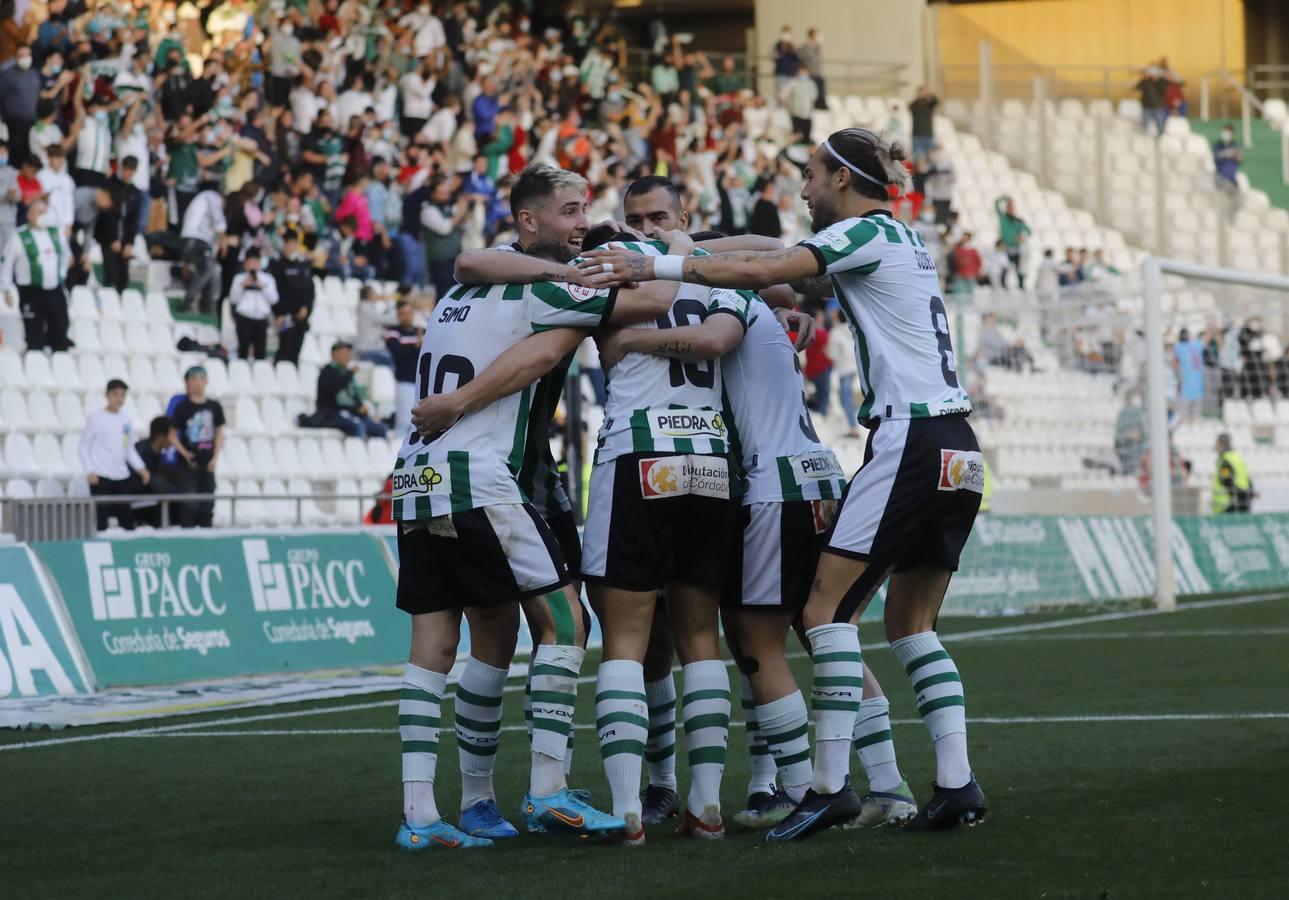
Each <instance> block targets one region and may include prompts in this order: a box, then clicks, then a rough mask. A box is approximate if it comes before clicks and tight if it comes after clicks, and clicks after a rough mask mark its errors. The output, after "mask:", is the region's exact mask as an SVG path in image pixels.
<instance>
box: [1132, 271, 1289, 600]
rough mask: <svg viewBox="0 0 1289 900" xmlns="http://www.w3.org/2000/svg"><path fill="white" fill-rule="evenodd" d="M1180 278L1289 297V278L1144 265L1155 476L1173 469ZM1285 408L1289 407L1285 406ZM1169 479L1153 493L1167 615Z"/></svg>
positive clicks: (1159, 580) (1158, 581) (1172, 585)
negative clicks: (1171, 304) (1173, 350)
mask: <svg viewBox="0 0 1289 900" xmlns="http://www.w3.org/2000/svg"><path fill="white" fill-rule="evenodd" d="M1169 276H1177V277H1180V278H1183V279H1193V280H1196V281H1202V282H1211V283H1215V284H1219V285H1226V286H1231V287H1236V288H1253V289H1262V290H1268V291H1289V278H1287V277H1283V276H1279V275H1272V274H1267V273H1262V272H1253V271H1246V270H1241V269H1224V268H1218V267H1215V266H1205V265H1198V264H1196V263H1190V262H1184V261H1182V260H1176V259H1166V258H1162V257H1155V256H1151V257H1147V258H1146V259H1145V261H1144V262H1143V263H1142V278H1141V289H1142V299H1143V303H1144V310H1143V312H1144V316H1143V323H1142V324H1143V332H1144V333H1143V337H1144V339H1145V344H1146V348H1145V349H1146V360H1145V362H1146V388H1147V390H1146V394H1147V398H1146V413H1147V428H1148V434H1149V442H1150V452H1149V462H1150V468H1151V471H1152V472H1154V473H1169V472H1170V470H1171V467H1172V465H1173V457H1172V440H1171V434H1170V428H1169V409H1168V403H1169V394H1170V390H1169V386H1168V361H1167V360H1166V358H1165V341H1166V336H1167V334H1166V327H1165V315H1164V295H1165V293H1166V279H1167V278H1168V277H1169ZM1281 402H1289V401H1285V400H1281ZM1168 483H1169V481H1168V478H1167V477H1165V478H1158V477H1156V478H1155V479H1154V482H1153V486H1152V489H1151V491H1150V515H1151V524H1152V531H1153V551H1154V560H1155V605H1156V606H1157V607H1158V608H1159V609H1161V610H1174V609H1176V608H1177V590H1176V572H1175V568H1174V525H1173V492H1172V491H1171V490H1169V489H1162V490H1161V489H1160V485H1161V484H1163V485H1167V484H1168Z"/></svg>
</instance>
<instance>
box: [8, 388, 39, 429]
mask: <svg viewBox="0 0 1289 900" xmlns="http://www.w3.org/2000/svg"><path fill="white" fill-rule="evenodd" d="M0 418H3V419H4V422H5V427H6V428H8V429H10V430H11V431H31V429H32V426H33V423H32V419H31V414H30V413H29V412H28V411H27V401H26V399H25V398H24V397H23V395H22V394H20V393H19V392H18V391H17V390H16V389H15V388H0Z"/></svg>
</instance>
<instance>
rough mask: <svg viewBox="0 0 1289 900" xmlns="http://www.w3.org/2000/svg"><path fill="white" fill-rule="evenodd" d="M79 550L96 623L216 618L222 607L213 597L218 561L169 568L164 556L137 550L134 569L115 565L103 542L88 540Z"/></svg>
mask: <svg viewBox="0 0 1289 900" xmlns="http://www.w3.org/2000/svg"><path fill="white" fill-rule="evenodd" d="M82 550H83V552H84V554H85V571H86V573H87V575H88V576H89V590H90V611H91V612H92V613H93V615H94V618H95V619H96V620H98V621H103V620H106V619H151V618H166V617H170V616H203V615H206V614H207V613H210V614H211V615H215V616H222V615H223V614H224V612H225V611H226V610H227V609H228V606H227V604H225V603H221V602H219V601H218V600H217V598H216V596H215V593H216V591H217V589H218V587H219V586H220V585H222V584H223V581H224V575H223V572H222V571H220V568H219V564H218V563H206V564H205V565H195V564H192V563H186V564H184V565H181V566H179V567H178V568H177V569H175V568H174V567H173V566H172V564H171V559H170V554H169V553H164V552H161V553H148V552H140V553H136V554H134V556H133V558H132V559H131V562H133V563H134V565H132V566H118V565H116V563H115V559H114V558H113V555H112V545H111V544H109V543H105V542H90V543H87V544H85V545H84V547H83V548H82Z"/></svg>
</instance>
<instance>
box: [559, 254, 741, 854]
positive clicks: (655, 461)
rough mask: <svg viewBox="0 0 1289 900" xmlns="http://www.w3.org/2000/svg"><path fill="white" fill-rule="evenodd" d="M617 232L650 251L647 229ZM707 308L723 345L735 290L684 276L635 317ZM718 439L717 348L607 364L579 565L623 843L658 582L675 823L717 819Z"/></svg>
mask: <svg viewBox="0 0 1289 900" xmlns="http://www.w3.org/2000/svg"><path fill="white" fill-rule="evenodd" d="M675 234H676V233H674V232H673V233H672V240H674V236H675ZM622 237H625V236H619V238H618V240H619V241H621V239H622ZM588 243H591V241H590V240H589V239H588ZM618 246H622V247H625V248H627V250H628V252H632V253H639V254H643V253H658V252H659V251H658V250H657V249H656V248H654V247H653V246H651V245H649V244H646V243H637V242H632V241H627V242H624V243H619V245H618ZM707 320H711V321H712V322H713V329H714V330H716V331H717V332H718V333H719V335H720V338H719V340H720V341H721V343H722V344H723V346H724V348H725V349H731V348H732V347H734V346H736V345H737V344H738V342H739V341H741V340H742V339H743V334H744V332H745V330H746V327H747V300H746V298H744V297H741V296H740V295H738V294H737V293H735V292H733V291H708V290H707V289H706V288H703V287H698V286H682V287H681V290H680V291H679V292H678V293H677V295H676V298H675V300H674V302H673V303H672V307H671V309H670V310H669V312H668V313H667V314H666V315H663V316H659V317H658V318H657V320H655V321H653V322H648V323H643V324H641V325H637V326H635V328H636V329H639V330H649V331H670V330H672V329H675V328H680V327H683V326H685V325H688V324H692V323H699V322H703V321H707ZM728 441H729V430H728V427H727V426H726V424H725V422H724V418H723V416H722V415H721V375H720V365H719V362H718V361H710V362H690V363H685V362H681V361H680V360H672V359H663V358H659V357H654V356H645V355H642V354H633V355H632V356H630V357H627V358H626V359H624V360H623V361H622V362H620V363H619V364H618V365H617V366H616V367H615V371H614V373H613V376H612V378H611V379H610V380H609V383H608V403H607V405H606V407H605V411H604V424H603V425H602V426H601V428H600V434H599V439H598V444H597V450H596V456H595V463H594V465H593V467H592V470H591V479H590V492H589V503H588V511H587V517H586V525H585V529H584V547H583V563H582V575H583V578H584V580H585V581H586V582H587V586H588V587H587V589H588V592H589V593H590V597H591V606H592V608H593V609H594V610H595V612H596V614H597V615H598V616H599V617H600V622H601V626H602V628H603V633H604V657H603V662H601V664H600V668H599V672H598V675H597V680H596V729H597V732H598V734H599V738H600V754H601V757H602V758H603V760H604V767H605V774H606V775H607V777H608V780H609V787H610V789H611V791H612V794H613V809H614V815H617V816H620V817H622V818H623V819H624V820H625V821H626V822H627V828H626V830H625V833H624V843H626V844H628V845H638V844H641V843H643V841H644V829H643V823H642V818H641V812H642V808H641V802H640V796H639V790H640V770H641V766H642V763H643V755H644V751H645V743H646V740H647V739H648V734H649V720H648V718H647V714H648V704H647V696H646V693H645V678H644V668H643V665H642V663H643V659H644V656H645V652H646V649H647V647H648V644H649V635H650V630H651V627H652V624H653V621H654V609H655V605H656V599H657V595H656V592H657V590H658V589H659V588H662V587H665V588H666V595H667V604H668V611H669V618H670V620H671V626H672V636H673V640H674V641H675V644H676V650H677V653H678V655H679V656H680V660H681V663H682V670H681V671H682V678H683V681H684V692H683V694H682V695H681V699H680V705H681V717H682V720H683V721H684V723H685V740H686V744H687V747H686V749H687V752H688V757H689V765H690V774H691V778H692V783H691V788H690V791H689V795H688V799H687V803H686V809H685V813H684V817H683V819H682V822H681V825H680V827H679V828H678V829H677V833H678V834H682V835H686V836H693V837H699V838H708V839H711V838H720V837H723V836H724V833H725V832H724V822H723V820H722V818H721V807H720V783H721V776H722V774H723V772H724V768H725V752H726V744H727V742H728V733H729V713H730V698H729V675H728V673H727V671H726V669H725V664H724V662H723V661H722V660H721V654H720V645H719V640H720V639H719V628H718V625H717V617H718V607H719V599H720V588H721V587H722V585H723V582H724V577H725V570H726V566H727V564H728V563H727V557H728V553H729V550H730V544H731V541H730V534H731V531H732V528H733V524H734V512H735V509H734V506H733V504H732V501H731V492H730V477H729V462H728V458H727V453H728V446H729V445H728Z"/></svg>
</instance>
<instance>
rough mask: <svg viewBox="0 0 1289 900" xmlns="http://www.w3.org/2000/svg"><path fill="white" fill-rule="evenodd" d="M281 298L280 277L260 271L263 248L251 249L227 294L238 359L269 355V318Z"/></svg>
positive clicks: (258, 357)
mask: <svg viewBox="0 0 1289 900" xmlns="http://www.w3.org/2000/svg"><path fill="white" fill-rule="evenodd" d="M278 300H279V297H278V289H277V280H276V279H275V278H274V277H273V276H272V275H270V274H269V273H268V272H264V271H261V270H260V251H259V250H257V249H255V248H251V249H250V250H248V251H247V252H246V258H245V259H244V260H242V271H241V272H239V273H238V274H236V275H234V276H233V285H232V287H231V288H230V290H229V293H228V302H229V304H230V305H231V306H232V308H233V324H234V325H235V326H236V328H237V356H238V358H239V359H251V358H252V357H253V358H255V359H266V358H267V357H268V330H269V320H270V318H271V317H272V315H273V307H274V306H275V305H276V304H277V303H278Z"/></svg>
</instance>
